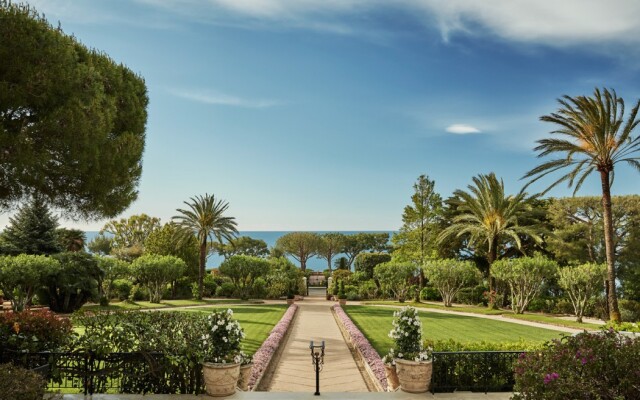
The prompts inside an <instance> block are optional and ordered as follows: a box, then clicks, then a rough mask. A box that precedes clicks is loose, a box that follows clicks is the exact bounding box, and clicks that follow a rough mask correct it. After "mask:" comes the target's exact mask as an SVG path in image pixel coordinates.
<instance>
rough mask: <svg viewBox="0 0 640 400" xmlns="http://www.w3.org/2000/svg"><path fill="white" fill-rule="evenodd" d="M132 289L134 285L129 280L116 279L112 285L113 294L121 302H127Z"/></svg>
mask: <svg viewBox="0 0 640 400" xmlns="http://www.w3.org/2000/svg"><path fill="white" fill-rule="evenodd" d="M132 289H133V284H132V283H131V281H129V280H128V279H116V280H114V281H113V284H112V285H111V293H113V295H114V296H115V297H116V298H117V299H118V300H120V301H122V300H127V299H128V298H129V296H130V295H131V290H132Z"/></svg>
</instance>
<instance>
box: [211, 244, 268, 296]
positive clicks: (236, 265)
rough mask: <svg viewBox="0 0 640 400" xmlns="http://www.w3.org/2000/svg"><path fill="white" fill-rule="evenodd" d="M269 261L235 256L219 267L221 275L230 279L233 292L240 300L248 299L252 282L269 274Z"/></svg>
mask: <svg viewBox="0 0 640 400" xmlns="http://www.w3.org/2000/svg"><path fill="white" fill-rule="evenodd" d="M269 268H270V264H269V261H267V260H265V259H263V258H259V257H251V256H243V255H237V256H233V257H230V258H228V259H226V260H224V262H223V263H222V264H221V265H220V268H219V271H220V273H221V274H222V275H224V276H226V277H228V278H229V279H231V282H232V283H233V285H234V287H235V291H236V292H237V293H238V294H239V295H240V297H241V298H242V299H245V300H246V299H248V298H249V293H250V291H251V287H252V286H253V282H254V281H255V280H256V279H257V278H259V277H263V276H266V275H267V274H268V273H269Z"/></svg>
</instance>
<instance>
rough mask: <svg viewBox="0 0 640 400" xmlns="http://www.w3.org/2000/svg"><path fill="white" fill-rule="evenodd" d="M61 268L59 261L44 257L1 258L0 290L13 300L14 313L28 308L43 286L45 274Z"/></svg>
mask: <svg viewBox="0 0 640 400" xmlns="http://www.w3.org/2000/svg"><path fill="white" fill-rule="evenodd" d="M59 267H60V264H59V263H58V261H57V260H54V259H52V258H49V257H45V256H42V255H27V254H20V255H18V256H15V257H13V256H4V257H0V289H2V291H3V292H4V295H5V297H6V298H7V299H9V300H11V307H12V308H13V311H22V310H24V309H25V308H26V307H28V306H29V305H30V304H31V301H32V300H33V296H34V295H35V294H36V291H37V290H38V289H39V288H40V287H41V286H42V285H43V280H44V276H45V274H46V273H48V272H49V271H51V270H56V269H57V268H59Z"/></svg>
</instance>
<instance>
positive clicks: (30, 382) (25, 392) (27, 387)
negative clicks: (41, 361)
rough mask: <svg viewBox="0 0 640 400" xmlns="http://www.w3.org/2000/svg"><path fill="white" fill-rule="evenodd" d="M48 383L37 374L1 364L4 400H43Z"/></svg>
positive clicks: (0, 390) (0, 383)
mask: <svg viewBox="0 0 640 400" xmlns="http://www.w3.org/2000/svg"><path fill="white" fill-rule="evenodd" d="M46 387H47V381H46V380H45V379H44V378H43V377H42V376H41V375H40V374H38V373H37V372H33V371H29V370H28V369H25V368H22V367H18V366H15V365H13V364H0V393H2V400H42V399H43V398H44V393H45V389H46Z"/></svg>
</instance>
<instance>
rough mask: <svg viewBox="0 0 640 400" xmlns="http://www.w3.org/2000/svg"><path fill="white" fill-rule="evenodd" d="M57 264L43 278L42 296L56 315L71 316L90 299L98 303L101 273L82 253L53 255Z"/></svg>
mask: <svg viewBox="0 0 640 400" xmlns="http://www.w3.org/2000/svg"><path fill="white" fill-rule="evenodd" d="M53 258H54V259H55V260H57V261H58V262H59V263H58V265H57V268H50V269H48V270H47V273H46V274H45V276H44V286H45V287H44V289H43V291H42V292H41V296H42V298H43V299H45V300H46V301H47V302H48V304H49V306H50V307H51V309H52V310H53V311H56V312H62V313H71V312H73V311H74V310H77V309H79V308H80V307H82V305H83V304H84V303H86V302H88V301H89V300H98V288H99V282H100V281H101V279H102V276H103V275H102V274H103V273H102V270H101V269H100V267H98V263H97V261H96V260H95V259H94V258H93V257H92V256H91V255H90V254H87V253H85V252H65V253H59V254H55V255H54V256H53Z"/></svg>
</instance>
